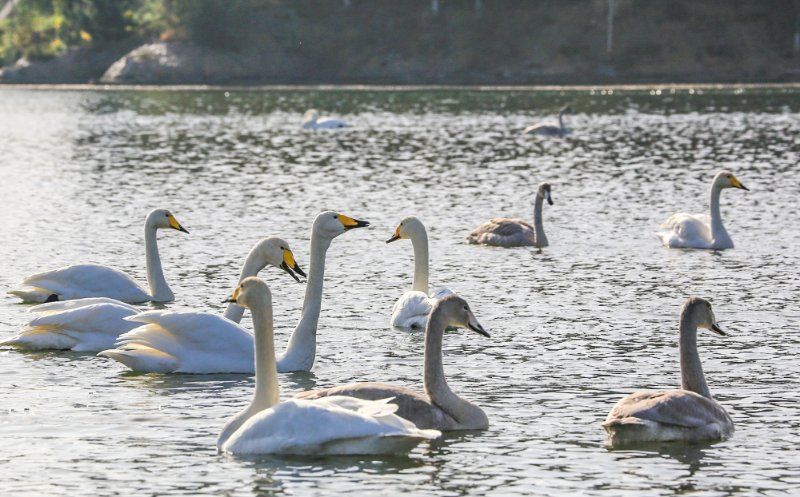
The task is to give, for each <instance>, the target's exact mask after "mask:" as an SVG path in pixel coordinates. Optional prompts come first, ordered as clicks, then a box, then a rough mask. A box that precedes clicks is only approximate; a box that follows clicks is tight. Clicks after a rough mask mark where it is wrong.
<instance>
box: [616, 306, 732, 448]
mask: <svg viewBox="0 0 800 497" xmlns="http://www.w3.org/2000/svg"><path fill="white" fill-rule="evenodd" d="M697 328H705V329H708V330H711V331H713V332H715V333H717V334H719V335H722V336H725V335H726V334H725V332H724V331H722V329H720V327H719V325H717V322H716V319H715V317H714V312H713V311H712V310H711V304H710V303H709V302H708V301H707V300H705V299H701V298H698V297H690V298H689V299H687V300H686V302H685V303H684V305H683V308H682V309H681V320H680V357H681V388H680V389H679V390H663V391H655V392H654V391H640V392H634V393H632V394H630V395H628V396H627V397H625V398H623V399H622V400H620V401H619V402H617V404H616V405H615V406H614V408H613V409H611V412H609V413H608V417H607V418H606V421H605V423H603V427H604V428H605V429H606V431H607V432H608V443H609V445H611V446H612V447H619V446H624V445H629V444H635V443H647V442H671V441H688V442H695V441H703V440H720V439H726V438H728V437H730V436H731V435H732V434H733V421H732V420H731V417H730V416H729V415H728V413H727V412H726V411H725V409H724V408H723V407H722V406H721V405H720V404H719V403H718V402H717V401H716V400H714V398H713V397H712V396H711V392H710V391H709V389H708V385H707V384H706V379H705V375H704V374H703V367H702V365H701V364H700V356H699V355H698V353H697Z"/></svg>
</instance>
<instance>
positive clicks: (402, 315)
mask: <svg viewBox="0 0 800 497" xmlns="http://www.w3.org/2000/svg"><path fill="white" fill-rule="evenodd" d="M405 238H407V239H410V240H411V246H412V248H413V249H414V281H413V283H412V284H411V291H409V292H406V293H404V294H403V295H401V296H400V298H399V299H397V302H395V304H394V307H392V318H391V321H390V323H391V325H392V326H394V327H397V328H424V327H425V323H426V322H427V321H428V314H429V313H430V312H431V306H432V305H433V303H434V302H436V300H437V299H440V298H442V297H444V296H446V295H451V294H453V293H455V292H453V291H452V290H450V289H449V288H439V289H437V290H436V291H434V292H433V293H430V295H429V292H430V289H429V288H428V277H429V271H428V233H427V231H425V225H424V224H422V221H420V220H419V219H417V218H416V217H414V216H409V217H407V218H405V219H403V220H402V221H400V224H399V225H398V226H397V228H396V229H395V230H394V234H393V235H392V237H391V238H389V239H388V240H386V243H392V242H394V241H397V240H400V239H405Z"/></svg>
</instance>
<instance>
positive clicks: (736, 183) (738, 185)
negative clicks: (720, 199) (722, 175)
mask: <svg viewBox="0 0 800 497" xmlns="http://www.w3.org/2000/svg"><path fill="white" fill-rule="evenodd" d="M731 186H732V187H734V188H740V189H742V190H745V191H748V192H749V191H750V189H749V188H747V187H746V186H744V185H743V184H742V182H741V181H739V178H737V177H736V176H734V177H732V178H731Z"/></svg>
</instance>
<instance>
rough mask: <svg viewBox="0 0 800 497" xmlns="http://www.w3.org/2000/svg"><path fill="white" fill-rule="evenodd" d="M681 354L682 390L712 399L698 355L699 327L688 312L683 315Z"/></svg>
mask: <svg viewBox="0 0 800 497" xmlns="http://www.w3.org/2000/svg"><path fill="white" fill-rule="evenodd" d="M680 353H681V388H683V389H684V390H690V391H692V392H695V393H697V394H700V395H702V396H703V397H708V398H711V392H710V391H709V389H708V385H707V384H706V377H705V375H704V374H703V366H702V365H701V364H700V355H699V354H698V353H697V325H696V324H695V323H694V321H693V320H692V318H691V316H690V315H689V313H688V312H684V313H682V314H681V328H680Z"/></svg>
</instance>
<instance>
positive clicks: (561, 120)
mask: <svg viewBox="0 0 800 497" xmlns="http://www.w3.org/2000/svg"><path fill="white" fill-rule="evenodd" d="M558 126H559V127H560V128H561V131H564V130H565V129H566V128H564V111H561V112H559V113H558Z"/></svg>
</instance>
